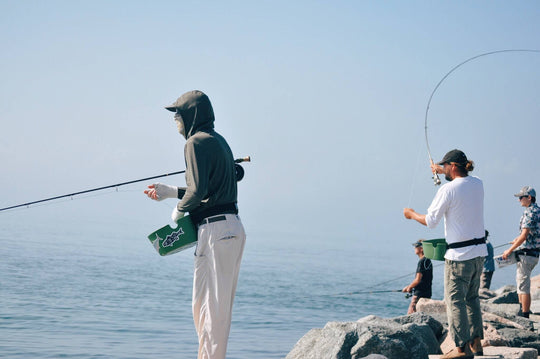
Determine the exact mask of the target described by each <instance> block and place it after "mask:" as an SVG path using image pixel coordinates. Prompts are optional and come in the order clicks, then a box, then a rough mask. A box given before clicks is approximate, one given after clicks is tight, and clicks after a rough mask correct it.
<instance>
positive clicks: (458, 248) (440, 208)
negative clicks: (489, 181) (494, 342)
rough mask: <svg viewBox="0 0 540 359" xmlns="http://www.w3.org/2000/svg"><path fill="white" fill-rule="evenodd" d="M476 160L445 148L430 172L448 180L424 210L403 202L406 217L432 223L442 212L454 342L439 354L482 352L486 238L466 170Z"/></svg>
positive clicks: (480, 197) (478, 184) (478, 193)
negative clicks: (481, 290) (452, 345)
mask: <svg viewBox="0 0 540 359" xmlns="http://www.w3.org/2000/svg"><path fill="white" fill-rule="evenodd" d="M473 169H474V163H473V162H472V161H469V160H468V159H467V156H465V154H464V153H463V152H462V151H460V150H452V151H450V152H448V153H447V154H446V155H445V156H444V158H443V159H442V161H440V162H439V163H437V164H434V163H432V164H431V170H432V171H433V173H440V174H444V175H445V178H446V180H448V181H449V182H448V183H446V184H444V185H443V186H441V188H439V191H438V192H437V194H436V195H435V198H434V199H433V201H432V203H431V205H430V206H429V208H428V210H427V214H425V215H424V214H419V213H417V212H415V211H414V210H413V209H412V208H405V209H404V210H403V214H404V216H405V218H407V219H414V220H416V221H417V222H419V223H421V224H423V225H425V226H427V227H428V228H435V227H436V226H437V224H438V223H439V222H440V220H441V219H442V218H443V217H444V232H445V237H446V242H447V243H448V250H447V251H446V254H445V256H444V258H445V262H446V263H445V270H444V272H445V273H444V274H445V275H444V298H445V302H446V312H447V316H448V329H449V332H450V335H451V337H452V339H453V340H454V342H455V344H456V347H455V348H454V349H453V350H452V351H450V352H448V353H446V354H444V355H443V356H441V359H452V358H465V359H467V358H471V359H472V358H473V357H474V355H483V350H482V344H481V339H482V338H483V337H484V334H483V327H482V312H481V310H480V299H479V297H478V289H479V287H480V276H481V274H482V268H483V263H484V257H485V256H487V254H488V253H487V247H486V244H485V238H484V233H485V229H484V186H483V184H482V181H481V180H480V179H479V178H477V177H473V176H469V172H470V171H472V170H473Z"/></svg>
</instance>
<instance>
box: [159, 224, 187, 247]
mask: <svg viewBox="0 0 540 359" xmlns="http://www.w3.org/2000/svg"><path fill="white" fill-rule="evenodd" d="M182 234H184V231H183V230H182V227H180V228H179V229H178V231H176V232H172V233H171V234H169V235H167V237H165V239H164V240H163V242H162V243H161V246H162V247H172V245H173V244H174V242H176V241H178V240H179V239H180V236H181V235H182ZM156 239H157V240H160V239H161V238H159V237H158V236H157V235H156Z"/></svg>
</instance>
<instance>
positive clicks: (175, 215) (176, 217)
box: [171, 206, 184, 223]
mask: <svg viewBox="0 0 540 359" xmlns="http://www.w3.org/2000/svg"><path fill="white" fill-rule="evenodd" d="M182 217H184V212H180V211H179V210H178V207H177V206H174V209H173V211H172V213H171V218H172V220H173V222H174V223H176V221H178V220H179V219H180V218H182Z"/></svg>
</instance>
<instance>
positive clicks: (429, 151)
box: [424, 49, 540, 186]
mask: <svg viewBox="0 0 540 359" xmlns="http://www.w3.org/2000/svg"><path fill="white" fill-rule="evenodd" d="M504 52H536V53H540V50H534V49H514V50H513V49H507V50H497V51H490V52H485V53H483V54H480V55H476V56H473V57H471V58H469V59H467V60H465V61H463V62H461V63H459V64H458V65H456V66H454V67H453V68H452V69H451V70H450V71H448V72H447V73H446V75H444V76H443V78H442V79H441V80H440V81H439V83H438V84H437V86H435V88H434V89H433V91H432V92H431V96H429V100H428V103H427V106H426V115H425V120H424V131H425V136H426V146H427V152H428V156H429V161H430V162H431V163H432V164H433V157H432V156H431V149H430V148H429V141H428V133H427V120H428V112H429V105H430V104H431V100H432V99H433V95H435V92H436V91H437V89H438V88H439V86H441V84H442V83H443V82H444V80H446V78H447V77H448V76H450V74H451V73H452V72H454V71H456V70H457V69H458V68H460V67H461V66H463V65H465V64H466V63H467V62H469V61H472V60H475V59H477V58H479V57H483V56H488V55H494V54H500V53H504ZM433 182H434V184H435V186H438V185H440V184H441V180H440V179H439V175H438V174H437V173H436V172H435V173H434V174H433Z"/></svg>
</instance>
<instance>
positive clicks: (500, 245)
mask: <svg viewBox="0 0 540 359" xmlns="http://www.w3.org/2000/svg"><path fill="white" fill-rule="evenodd" d="M509 244H512V243H511V242H509V243H503V244H499V245H496V246H493V249H497V248H500V247H504V246H507V245H509ZM444 263H445V262H441V263H438V264H435V265H433V268H438V267H440V266H442V265H444ZM414 274H416V272H411V273H408V274H405V275H402V276H399V277H396V278H392V279H389V280H386V281H384V282H380V283H377V284H374V285H372V286H370V287H371V288H373V287H380V286H382V285H383V284H388V283H390V282H394V281H396V280H398V279H403V278H406V277H410V276H412V275H414ZM370 287H368V288H370ZM392 292H401V290H400V289H396V290H368V289H363V290H361V291H356V292H349V293H339V294H332V295H330V296H331V297H344V296H348V295H356V294H372V293H392Z"/></svg>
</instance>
